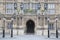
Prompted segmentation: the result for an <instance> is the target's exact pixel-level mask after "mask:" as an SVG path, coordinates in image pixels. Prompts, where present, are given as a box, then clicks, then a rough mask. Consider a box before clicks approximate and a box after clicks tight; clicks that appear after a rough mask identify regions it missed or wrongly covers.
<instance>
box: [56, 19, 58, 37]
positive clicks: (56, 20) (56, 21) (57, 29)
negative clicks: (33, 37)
mask: <svg viewBox="0 0 60 40" xmlns="http://www.w3.org/2000/svg"><path fill="white" fill-rule="evenodd" d="M56 38H58V29H57V20H56Z"/></svg>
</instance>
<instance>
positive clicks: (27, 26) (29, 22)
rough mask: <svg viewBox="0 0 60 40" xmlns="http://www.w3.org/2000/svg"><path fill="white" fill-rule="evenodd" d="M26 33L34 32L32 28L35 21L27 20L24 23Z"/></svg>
mask: <svg viewBox="0 0 60 40" xmlns="http://www.w3.org/2000/svg"><path fill="white" fill-rule="evenodd" d="M26 28H27V29H26V33H29V34H31V33H33V34H34V29H35V23H34V21H32V20H28V21H27V23H26Z"/></svg>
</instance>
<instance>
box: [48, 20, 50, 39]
mask: <svg viewBox="0 0 60 40" xmlns="http://www.w3.org/2000/svg"><path fill="white" fill-rule="evenodd" d="M49 37H50V35H49V20H48V38H49Z"/></svg>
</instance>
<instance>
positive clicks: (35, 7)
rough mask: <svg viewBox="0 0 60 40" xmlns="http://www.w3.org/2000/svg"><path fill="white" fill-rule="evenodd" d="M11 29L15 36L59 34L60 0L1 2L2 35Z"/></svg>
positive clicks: (6, 0) (13, 0)
mask: <svg viewBox="0 0 60 40" xmlns="http://www.w3.org/2000/svg"><path fill="white" fill-rule="evenodd" d="M48 21H49V23H48ZM56 21H57V22H56ZM11 28H13V34H14V35H25V34H34V35H48V29H49V32H50V34H52V33H54V34H55V33H56V29H58V33H59V28H60V0H0V33H2V30H3V29H5V33H6V34H11V32H10V31H11Z"/></svg>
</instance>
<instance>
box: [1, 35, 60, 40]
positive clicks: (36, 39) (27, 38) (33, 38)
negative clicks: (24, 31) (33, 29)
mask: <svg viewBox="0 0 60 40" xmlns="http://www.w3.org/2000/svg"><path fill="white" fill-rule="evenodd" d="M0 40H60V38H56V37H55V36H52V37H50V38H48V37H47V36H39V35H19V36H14V37H13V38H11V37H10V35H6V37H5V38H2V35H0Z"/></svg>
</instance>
